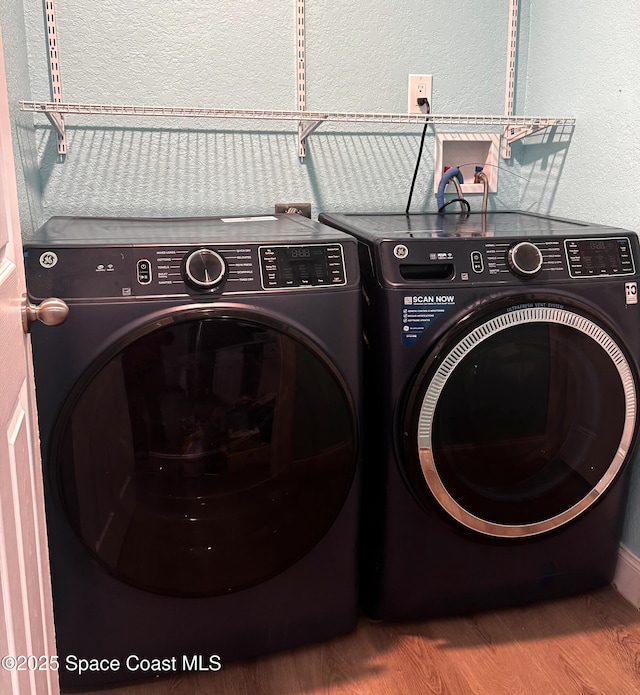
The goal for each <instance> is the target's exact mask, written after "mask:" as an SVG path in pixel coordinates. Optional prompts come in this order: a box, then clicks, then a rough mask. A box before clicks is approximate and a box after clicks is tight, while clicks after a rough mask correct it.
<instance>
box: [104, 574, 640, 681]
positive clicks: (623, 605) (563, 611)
mask: <svg viewBox="0 0 640 695" xmlns="http://www.w3.org/2000/svg"><path fill="white" fill-rule="evenodd" d="M101 692H102V693H105V695H209V694H211V695H298V694H299V693H304V694H306V695H328V694H329V693H331V694H337V693H341V694H345V693H348V694H349V695H404V694H405V693H406V694H407V695H427V694H431V693H438V694H443V695H449V694H450V695H467V693H469V694H473V695H502V694H504V695H525V694H526V695H571V694H572V693H580V694H582V695H640V613H639V612H638V611H636V610H635V609H634V608H633V607H632V606H631V605H630V604H629V603H627V602H626V601H625V600H624V599H623V598H622V597H621V596H620V595H619V594H618V593H617V592H616V591H615V590H614V589H613V588H611V587H608V588H606V589H603V590H600V591H597V592H595V593H591V594H588V595H584V596H578V597H574V598H570V599H566V600H562V601H556V602H552V603H544V604H536V605H534V606H527V607H524V608H515V609H510V610H503V611H496V612H492V613H485V614H481V615H473V616H467V617H461V618H450V619H446V620H443V619H440V620H430V621H426V622H421V623H402V624H387V623H372V622H370V621H368V620H366V619H364V618H363V619H362V621H361V622H360V625H359V627H358V629H357V630H356V631H355V632H354V633H352V634H351V635H347V636H346V637H341V638H338V639H335V640H332V641H330V642H327V643H324V644H318V645H312V646H308V647H303V648H299V649H296V650H293V651H290V652H286V653H282V654H275V655H271V656H266V657H261V658H259V659H253V660H251V661H247V662H242V663H233V664H228V665H226V666H224V668H223V669H222V670H221V671H219V672H217V673H207V674H206V675H202V674H196V675H189V676H181V675H178V676H172V677H171V678H169V679H164V680H161V681H155V682H151V683H149V682H147V683H139V684H137V685H135V686H128V687H121V688H115V689H111V690H108V691H101Z"/></svg>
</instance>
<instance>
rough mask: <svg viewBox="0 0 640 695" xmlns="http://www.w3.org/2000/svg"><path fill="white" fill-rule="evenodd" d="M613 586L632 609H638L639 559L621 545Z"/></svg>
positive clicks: (639, 607) (639, 589) (639, 588)
mask: <svg viewBox="0 0 640 695" xmlns="http://www.w3.org/2000/svg"><path fill="white" fill-rule="evenodd" d="M613 586H614V588H615V589H616V590H617V591H618V592H619V593H620V594H622V596H624V598H626V599H627V601H629V603H630V604H631V605H632V606H633V607H634V608H638V609H640V557H638V556H637V555H635V554H634V553H632V552H631V551H630V550H629V548H627V547H626V546H625V545H624V544H622V543H620V548H619V550H618V564H617V566H616V573H615V576H614V577H613Z"/></svg>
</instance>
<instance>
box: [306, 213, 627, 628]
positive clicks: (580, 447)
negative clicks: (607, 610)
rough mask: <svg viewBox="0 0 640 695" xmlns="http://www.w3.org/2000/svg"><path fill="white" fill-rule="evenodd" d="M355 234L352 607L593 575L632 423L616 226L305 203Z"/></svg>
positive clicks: (558, 591)
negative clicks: (356, 542)
mask: <svg viewBox="0 0 640 695" xmlns="http://www.w3.org/2000/svg"><path fill="white" fill-rule="evenodd" d="M319 219H320V220H321V221H322V222H324V223H325V224H329V225H332V226H334V227H336V228H338V229H341V230H344V231H347V232H349V233H351V234H353V236H354V237H356V238H357V239H358V240H359V253H360V260H361V268H362V271H363V287H364V297H365V318H364V325H365V333H366V338H367V341H368V348H367V349H366V359H365V375H366V376H365V389H368V391H365V393H366V403H367V406H366V415H365V417H366V423H367V424H366V432H367V441H368V451H367V454H366V457H365V461H366V468H365V470H366V475H365V486H364V500H363V509H364V513H363V526H362V529H363V531H362V570H361V577H362V596H363V603H364V606H365V608H366V610H367V612H368V613H369V614H370V615H371V616H373V617H376V618H382V619H410V618H422V617H426V616H432V615H441V614H452V613H462V612H469V611H478V610H481V609H488V608H494V607H498V606H505V605H512V604H518V603H524V602H528V601H533V600H538V599H544V598H551V597H555V596H561V595H564V594H570V593H574V592H579V591H583V590H587V589H592V588H594V587H597V586H600V585H603V584H606V583H608V582H610V581H611V579H612V576H613V572H614V568H615V565H616V560H617V553H618V542H619V534H620V522H621V517H622V514H623V510H624V505H625V489H626V478H627V473H628V470H629V467H630V466H629V463H630V459H631V457H632V452H633V449H634V444H635V440H636V433H637V429H638V415H637V399H638V371H637V360H638V356H639V355H640V312H639V310H638V304H637V289H638V262H639V258H640V256H639V250H638V240H637V237H636V235H635V234H634V233H632V232H629V231H625V230H621V229H613V228H610V227H601V226H596V225H589V224H585V223H580V222H574V221H570V220H560V219H553V218H549V217H544V216H538V215H532V214H526V213H518V212H500V213H489V214H487V215H482V214H471V215H457V214H446V215H442V214H441V215H437V214H433V215H432V214H411V215H402V214H395V215H394V214H388V215H374V214H372V215H366V214H325V215H321V216H320V218H319Z"/></svg>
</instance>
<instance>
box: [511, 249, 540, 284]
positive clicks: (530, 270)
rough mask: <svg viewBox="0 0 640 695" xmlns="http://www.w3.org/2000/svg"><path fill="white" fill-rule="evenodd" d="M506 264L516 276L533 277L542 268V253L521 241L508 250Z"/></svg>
mask: <svg viewBox="0 0 640 695" xmlns="http://www.w3.org/2000/svg"><path fill="white" fill-rule="evenodd" d="M507 263H508V264H509V268H510V269H511V270H512V271H513V272H514V273H516V274H517V275H525V276H526V275H535V274H536V273H537V272H539V270H540V269H541V268H542V252H541V251H540V249H539V248H538V247H537V246H536V245H535V244H532V243H531V242H530V241H521V242H520V243H518V244H515V245H514V246H512V247H511V248H510V249H509V253H508V254H507Z"/></svg>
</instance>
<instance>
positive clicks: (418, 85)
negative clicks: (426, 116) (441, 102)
mask: <svg viewBox="0 0 640 695" xmlns="http://www.w3.org/2000/svg"><path fill="white" fill-rule="evenodd" d="M432 88H433V76H432V75H409V97H408V102H407V105H408V106H407V108H408V112H409V113H433V101H432V100H431V96H432V91H433V89H432ZM423 99H426V100H427V102H428V104H429V106H427V104H426V103H420V102H421V101H422V100H423Z"/></svg>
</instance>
